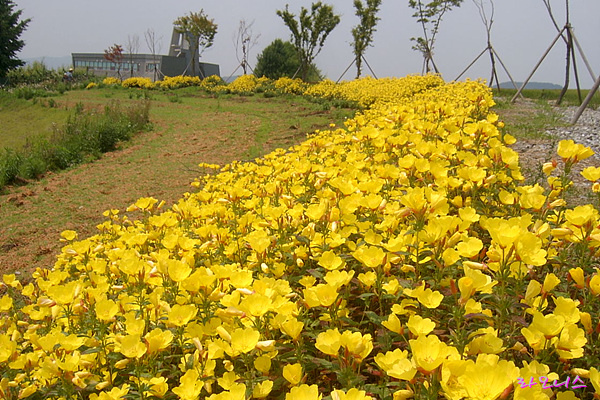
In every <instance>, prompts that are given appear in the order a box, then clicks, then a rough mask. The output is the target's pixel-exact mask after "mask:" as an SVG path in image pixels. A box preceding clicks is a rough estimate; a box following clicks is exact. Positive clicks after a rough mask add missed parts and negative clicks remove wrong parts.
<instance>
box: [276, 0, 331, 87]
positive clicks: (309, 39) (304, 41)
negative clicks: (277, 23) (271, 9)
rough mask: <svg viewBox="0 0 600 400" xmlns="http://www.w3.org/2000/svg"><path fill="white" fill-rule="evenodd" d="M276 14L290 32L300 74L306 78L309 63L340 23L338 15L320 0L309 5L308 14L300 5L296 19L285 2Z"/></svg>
mask: <svg viewBox="0 0 600 400" xmlns="http://www.w3.org/2000/svg"><path fill="white" fill-rule="evenodd" d="M277 15H278V16H280V17H281V19H283V23H284V24H285V25H286V26H287V27H288V28H289V29H290V31H291V33H292V43H293V45H294V47H295V48H296V52H297V53H298V57H299V58H300V69H301V72H302V75H301V76H302V79H303V80H307V77H308V72H309V69H310V65H311V64H312V63H313V61H314V59H315V57H316V56H317V55H318V54H319V53H320V52H321V49H322V48H323V44H324V43H325V39H327V36H329V34H330V33H331V31H332V30H333V29H334V28H335V27H336V26H337V25H338V24H339V23H340V16H339V15H336V14H334V13H333V6H330V5H327V4H322V3H321V2H317V3H313V4H312V5H311V8H310V14H309V10H307V9H306V8H304V7H302V8H301V10H300V15H299V18H298V20H296V16H295V15H294V14H292V13H291V12H290V11H289V9H288V5H287V4H286V6H285V10H277Z"/></svg>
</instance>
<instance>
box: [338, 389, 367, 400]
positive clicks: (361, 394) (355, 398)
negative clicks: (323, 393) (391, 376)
mask: <svg viewBox="0 0 600 400" xmlns="http://www.w3.org/2000/svg"><path fill="white" fill-rule="evenodd" d="M331 399H332V400H373V398H372V397H371V396H367V392H365V391H364V390H358V389H356V388H352V389H350V390H348V392H344V391H343V390H338V389H336V390H334V391H333V392H331Z"/></svg>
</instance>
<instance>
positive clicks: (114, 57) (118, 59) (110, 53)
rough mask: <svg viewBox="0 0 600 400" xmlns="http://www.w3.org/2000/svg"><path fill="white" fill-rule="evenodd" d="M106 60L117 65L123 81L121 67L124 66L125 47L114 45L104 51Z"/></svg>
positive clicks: (118, 73)
mask: <svg viewBox="0 0 600 400" xmlns="http://www.w3.org/2000/svg"><path fill="white" fill-rule="evenodd" d="M104 58H105V59H106V60H107V61H110V62H112V63H114V64H115V67H116V70H117V75H118V76H119V79H121V67H122V66H123V58H124V56H123V47H122V46H121V45H120V44H114V45H113V46H111V47H109V48H108V49H106V50H104Z"/></svg>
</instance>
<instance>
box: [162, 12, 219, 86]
mask: <svg viewBox="0 0 600 400" xmlns="http://www.w3.org/2000/svg"><path fill="white" fill-rule="evenodd" d="M173 24H174V25H175V29H176V30H177V32H179V33H182V34H184V35H185V38H186V40H187V42H188V44H189V46H190V52H191V63H192V75H193V76H197V75H198V73H197V72H199V71H196V68H198V69H199V67H200V65H199V59H200V57H201V56H202V53H203V52H204V50H206V49H208V48H209V47H210V46H212V45H213V42H214V40H215V35H216V34H217V24H215V22H214V20H212V19H208V16H206V14H204V10H200V12H198V13H194V12H190V14H189V15H184V16H182V17H179V18H177V19H176V20H175V21H174V22H173Z"/></svg>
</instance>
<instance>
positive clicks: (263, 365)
mask: <svg viewBox="0 0 600 400" xmlns="http://www.w3.org/2000/svg"><path fill="white" fill-rule="evenodd" d="M254 368H256V369H257V370H258V371H260V372H262V373H263V374H267V373H268V372H269V370H270V369H271V358H270V357H269V356H260V357H256V359H255V360H254Z"/></svg>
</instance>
